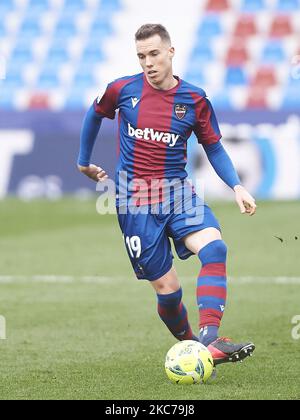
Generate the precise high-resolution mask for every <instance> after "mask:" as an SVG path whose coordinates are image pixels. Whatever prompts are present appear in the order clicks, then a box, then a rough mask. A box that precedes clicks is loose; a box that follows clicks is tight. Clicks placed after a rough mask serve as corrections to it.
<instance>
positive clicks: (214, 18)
mask: <svg viewBox="0 0 300 420" xmlns="http://www.w3.org/2000/svg"><path fill="white" fill-rule="evenodd" d="M222 33H223V28H222V25H221V19H220V17H219V15H205V16H204V17H203V20H202V22H201V23H200V25H199V28H198V37H199V38H203V37H204V38H209V37H213V36H217V35H221V34H222Z"/></svg>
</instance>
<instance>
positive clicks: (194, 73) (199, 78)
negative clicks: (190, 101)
mask: <svg viewBox="0 0 300 420" xmlns="http://www.w3.org/2000/svg"><path fill="white" fill-rule="evenodd" d="M184 79H185V80H186V81H187V82H188V83H191V84H192V85H196V86H199V87H202V86H204V85H205V83H206V80H205V76H204V73H203V71H202V70H201V69H200V68H198V69H196V68H195V69H189V70H188V71H187V72H186V74H185V76H184Z"/></svg>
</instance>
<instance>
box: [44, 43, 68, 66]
mask: <svg viewBox="0 0 300 420" xmlns="http://www.w3.org/2000/svg"><path fill="white" fill-rule="evenodd" d="M68 60H69V54H68V51H67V50H66V48H65V47H64V46H60V47H58V46H54V47H53V46H52V47H51V48H50V49H49V51H48V54H47V59H46V61H47V64H48V65H49V66H55V65H59V64H63V63H65V62H67V61H68Z"/></svg>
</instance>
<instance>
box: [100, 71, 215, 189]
mask: <svg viewBox="0 0 300 420" xmlns="http://www.w3.org/2000/svg"><path fill="white" fill-rule="evenodd" d="M176 79H177V80H178V84H177V85H176V86H175V87H174V88H172V89H170V90H158V89H155V88H153V87H152V86H151V85H150V84H149V83H148V81H147V79H146V77H145V75H144V73H140V74H137V75H134V76H130V77H124V78H121V79H117V80H115V81H114V82H112V83H110V84H109V85H108V87H107V89H106V91H105V93H104V95H103V96H102V97H98V98H97V99H96V100H95V102H94V109H95V111H96V112H97V113H98V114H100V115H101V116H103V117H107V118H110V119H114V118H115V115H116V110H119V132H118V153H119V160H118V165H117V171H116V181H117V193H118V174H119V173H120V172H121V171H124V172H126V174H127V181H128V182H131V181H133V182H134V181H135V180H143V181H146V182H147V184H148V185H150V183H151V181H152V180H153V179H156V180H162V179H167V180H172V179H181V180H182V179H185V178H186V177H187V172H186V170H185V166H186V161H187V140H188V139H189V137H190V136H191V134H192V132H194V133H195V135H196V136H197V138H198V142H199V143H201V144H203V145H209V144H213V143H217V142H218V141H219V140H220V138H221V134H220V129H219V126H218V122H217V119H216V116H215V113H214V110H213V108H212V105H211V103H210V102H209V100H208V99H207V97H206V94H205V92H204V91H203V90H202V89H200V88H198V87H196V86H193V85H191V84H189V83H187V82H185V81H184V80H181V79H179V78H178V77H176Z"/></svg>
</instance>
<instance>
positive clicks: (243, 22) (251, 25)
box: [234, 14, 257, 38]
mask: <svg viewBox="0 0 300 420" xmlns="http://www.w3.org/2000/svg"><path fill="white" fill-rule="evenodd" d="M256 34H257V27H256V21H255V16H254V15H248V14H246V15H241V16H240V17H239V18H238V21H237V23H236V27H235V30H234V35H235V36H236V37H243V38H245V37H247V36H251V35H256Z"/></svg>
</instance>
